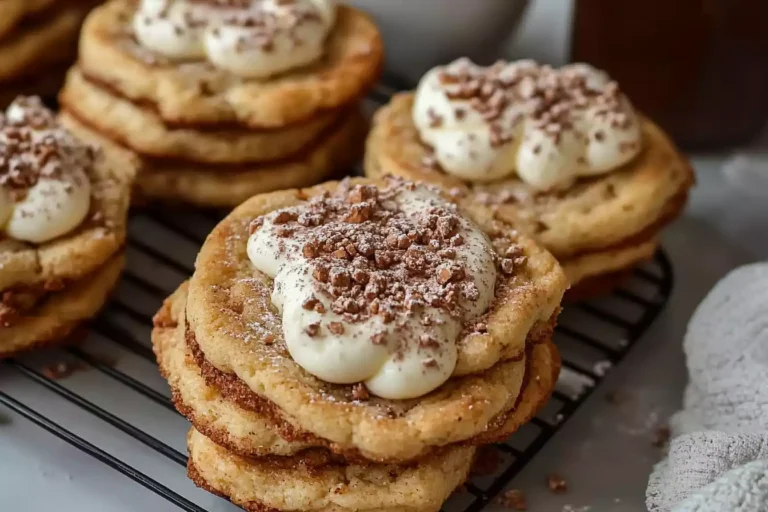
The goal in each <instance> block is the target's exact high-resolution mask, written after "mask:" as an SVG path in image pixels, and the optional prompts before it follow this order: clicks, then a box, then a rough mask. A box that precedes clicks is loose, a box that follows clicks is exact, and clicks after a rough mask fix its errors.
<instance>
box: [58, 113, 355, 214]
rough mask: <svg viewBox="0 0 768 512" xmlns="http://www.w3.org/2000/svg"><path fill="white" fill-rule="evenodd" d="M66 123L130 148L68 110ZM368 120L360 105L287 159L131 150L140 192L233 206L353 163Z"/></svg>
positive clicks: (88, 135)
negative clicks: (213, 160)
mask: <svg viewBox="0 0 768 512" xmlns="http://www.w3.org/2000/svg"><path fill="white" fill-rule="evenodd" d="M61 117H62V119H63V122H64V124H65V125H66V126H67V127H68V128H69V129H70V130H72V131H73V132H74V133H77V134H78V135H80V136H82V137H84V138H89V139H93V140H97V141H98V143H99V145H101V146H103V147H109V148H112V149H113V150H114V151H120V150H121V149H122V150H123V151H126V150H125V149H124V148H120V147H119V146H117V145H116V144H115V143H114V142H112V141H111V140H109V139H108V138H106V137H104V136H103V135H101V134H99V133H98V132H96V131H95V130H94V129H93V128H92V127H90V126H88V125H87V123H86V122H84V120H82V119H79V118H76V117H75V116H73V115H72V112H70V111H68V110H65V112H64V113H63V114H62V116H61ZM366 126H367V122H366V121H365V119H364V118H363V116H362V114H361V113H360V111H359V110H357V109H353V110H352V111H350V112H348V113H346V114H344V115H343V116H342V117H341V118H340V119H339V121H338V122H336V123H334V124H333V125H331V127H330V129H329V130H328V131H327V132H326V133H324V134H321V136H320V137H319V138H318V139H317V140H315V141H313V142H312V144H311V145H310V147H307V148H304V150H303V151H301V152H300V153H298V154H296V155H293V156H292V157H290V158H288V159H286V160H284V161H283V160H278V161H275V162H268V163H262V164H258V163H257V164H246V165H231V166H226V165H213V164H209V165H202V164H199V163H196V162H191V161H185V160H180V159H178V160H177V159H153V158H148V157H142V156H140V155H138V154H136V153H132V152H130V153H132V154H133V157H134V158H136V159H137V161H138V165H139V172H138V174H137V179H136V184H135V186H136V191H137V195H138V196H139V198H143V199H149V200H162V201H166V202H185V203H191V204H195V205H199V206H203V207H233V206H236V205H238V204H240V203H241V202H243V201H245V200H246V199H248V198H249V197H251V196H253V195H255V194H259V193H263V192H270V191H273V190H279V189H282V188H290V187H297V186H306V185H311V184H314V183H317V182H319V181H322V180H323V179H326V178H329V177H331V176H332V175H333V174H334V173H341V172H344V171H347V170H348V169H350V168H351V167H352V166H353V165H354V163H355V162H356V161H357V160H358V158H359V156H360V152H361V147H362V142H363V139H364V138H365V133H366Z"/></svg>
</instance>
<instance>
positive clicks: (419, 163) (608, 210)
mask: <svg viewBox="0 0 768 512" xmlns="http://www.w3.org/2000/svg"><path fill="white" fill-rule="evenodd" d="M413 99H414V95H413V93H403V94H399V95H396V96H395V97H394V98H393V99H392V101H391V102H390V103H389V104H388V105H387V106H385V107H383V108H382V109H380V110H379V111H378V112H377V114H376V116H375V121H374V126H373V128H372V131H371V133H370V135H369V138H368V142H367V148H366V157H365V172H366V174H367V175H368V176H370V177H374V178H377V177H380V176H383V175H386V174H392V175H396V176H402V177H405V178H407V179H412V180H424V181H427V182H431V183H435V184H438V185H440V186H442V187H444V188H446V189H449V190H452V191H453V192H454V193H455V194H457V195H460V196H462V197H463V198H464V200H466V201H469V202H473V203H476V202H480V203H485V204H489V205H490V206H491V207H492V208H493V209H494V210H495V212H496V213H495V214H496V216H497V218H500V219H504V220H505V221H507V222H509V223H511V224H513V225H514V226H516V227H517V228H518V229H521V230H522V231H524V232H526V233H528V234H529V235H531V236H533V237H535V238H536V239H537V240H538V241H539V242H541V243H542V244H543V245H544V247H546V248H547V249H549V250H550V251H551V252H552V253H553V254H554V255H555V256H556V257H557V258H558V259H559V260H560V262H561V263H562V264H563V266H564V268H565V269H566V272H567V273H568V275H569V278H570V280H571V282H572V283H576V282H578V281H579V280H580V279H584V278H586V277H589V276H593V275H596V274H600V273H606V272H613V271H616V270H619V269H622V268H625V267H626V266H628V265H631V264H636V263H638V262H641V261H643V260H645V259H647V258H648V257H649V254H652V251H651V250H650V248H651V246H652V245H654V246H655V239H656V236H657V233H658V231H659V230H660V229H661V228H662V227H663V226H664V225H665V224H666V223H667V222H669V221H670V220H671V219H673V218H675V217H676V216H677V215H678V214H679V212H680V210H681V209H682V207H683V206H684V204H685V200H686V196H687V191H688V189H689V188H690V186H691V185H692V183H693V172H692V170H691V167H690V165H689V164H688V162H687V161H686V160H685V158H683V157H682V156H681V155H680V153H679V151H678V150H677V148H676V147H675V146H674V145H673V143H672V142H671V141H670V140H669V138H668V137H667V136H666V135H665V134H664V133H663V132H662V131H661V130H660V129H659V128H658V127H657V126H656V125H654V124H653V123H652V122H651V121H649V120H647V119H644V120H643V122H642V131H643V137H644V139H645V149H644V150H643V151H642V152H641V154H640V155H639V156H638V157H637V158H635V159H634V160H632V161H631V162H630V163H629V164H626V165H624V166H623V167H622V168H620V169H619V170H617V171H614V172H611V173H609V174H605V175H602V176H600V177H595V178H588V179H586V178H585V179H580V180H579V181H578V182H577V183H576V185H574V186H573V187H571V188H569V189H567V190H565V191H557V192H549V193H542V192H534V191H533V190H532V189H531V188H530V187H529V186H528V185H526V184H525V183H523V182H522V181H520V180H519V179H516V178H514V179H507V180H502V181H497V182H493V183H490V184H481V183H474V184H472V183H468V182H465V181H462V180H460V179H458V178H457V177H454V176H451V175H449V174H446V173H444V172H443V171H441V170H440V169H439V168H436V167H435V166H434V164H433V163H432V162H430V161H429V158H427V157H429V155H430V154H431V150H430V149H429V148H428V147H427V146H425V145H424V144H423V143H422V142H421V140H420V138H419V134H418V131H417V129H416V127H415V125H414V123H413V121H412V117H411V111H412V108H413Z"/></svg>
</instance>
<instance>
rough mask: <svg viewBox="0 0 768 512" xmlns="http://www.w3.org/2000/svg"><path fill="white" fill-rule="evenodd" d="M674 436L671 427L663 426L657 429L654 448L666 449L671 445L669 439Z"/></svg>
mask: <svg viewBox="0 0 768 512" xmlns="http://www.w3.org/2000/svg"><path fill="white" fill-rule="evenodd" d="M671 435H672V433H671V431H670V430H669V427H668V426H666V425H661V426H660V427H658V428H657V429H656V435H655V436H654V438H653V443H651V444H653V446H654V447H656V448H664V447H665V446H667V443H669V438H670V436H671Z"/></svg>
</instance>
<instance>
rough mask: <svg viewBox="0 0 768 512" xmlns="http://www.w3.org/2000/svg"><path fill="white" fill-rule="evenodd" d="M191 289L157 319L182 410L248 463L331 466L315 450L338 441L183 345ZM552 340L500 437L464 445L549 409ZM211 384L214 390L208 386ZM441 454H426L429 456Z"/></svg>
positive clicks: (534, 354) (544, 342) (347, 454)
mask: <svg viewBox="0 0 768 512" xmlns="http://www.w3.org/2000/svg"><path fill="white" fill-rule="evenodd" d="M187 286H188V285H187V283H185V284H183V285H182V286H181V287H180V288H179V289H178V290H177V291H176V292H175V293H174V294H173V295H172V296H171V297H169V298H168V299H167V300H166V301H165V302H164V304H163V307H162V308H161V309H160V311H159V312H158V313H157V315H156V316H155V319H154V323H155V327H154V329H153V331H152V343H153V347H154V350H155V354H156V355H157V358H158V363H159V365H160V370H161V372H162V374H163V376H164V377H165V378H166V379H167V380H168V383H169V385H170V387H171V390H172V392H173V400H174V404H175V405H176V408H177V409H178V410H179V411H180V412H181V413H182V414H183V415H184V416H186V417H187V418H188V419H189V420H190V421H191V422H192V424H193V425H194V426H195V428H196V429H198V430H199V431H201V432H202V433H204V434H205V435H206V436H207V437H209V438H211V439H213V440H214V441H215V442H217V443H218V444H220V445H222V446H224V447H225V448H227V449H228V450H230V451H233V452H235V453H237V454H240V455H242V456H246V457H266V456H286V455H295V454H298V453H302V452H306V451H307V450H311V449H313V448H314V449H315V450H314V452H315V453H314V457H313V460H320V461H326V460H328V459H333V458H334V457H335V456H333V455H331V454H330V452H326V454H325V455H321V454H319V453H317V451H318V450H317V448H321V449H325V448H330V449H336V450H339V447H337V446H334V445H333V444H332V443H330V442H328V441H327V440H325V439H321V438H318V437H317V436H314V435H312V434H310V433H308V432H302V431H300V430H297V429H296V428H295V427H294V426H292V425H291V424H289V423H286V422H285V421H284V420H282V418H281V416H280V413H279V411H276V409H275V407H274V404H270V403H268V402H267V401H266V400H265V399H263V398H260V397H258V396H256V395H255V394H253V392H251V391H250V390H249V389H248V388H247V387H246V386H245V384H243V383H242V382H239V381H237V379H236V378H234V379H233V378H232V377H230V376H227V375H224V374H221V373H220V372H217V371H216V370H215V369H213V368H211V366H210V364H207V363H204V364H203V366H205V367H206V368H205V369H202V368H201V366H200V365H199V364H198V362H197V358H198V357H199V356H200V354H199V349H197V353H195V351H194V350H191V349H190V348H189V346H188V345H187V343H186V341H185V333H184V331H185V318H184V309H185V305H186V293H187ZM550 337H551V333H550V334H549V336H547V337H546V339H541V340H537V341H536V342H532V344H531V346H530V347H529V357H528V358H527V360H526V374H525V375H524V377H523V389H522V393H521V395H520V396H519V397H513V398H512V400H510V401H509V402H508V403H509V404H510V405H511V406H513V409H512V410H511V411H510V412H508V413H506V414H504V415H502V416H501V417H499V418H498V419H497V421H496V422H495V427H496V429H497V430H496V431H493V430H488V431H486V432H483V433H481V434H480V435H479V436H477V437H476V438H473V439H469V440H467V441H466V442H465V444H470V445H475V444H480V443H484V442H491V441H497V440H502V439H504V438H505V437H507V436H508V435H509V434H510V433H511V432H513V431H514V430H517V428H519V427H520V426H521V425H522V424H524V423H526V422H527V421H529V420H530V419H531V418H532V417H533V416H534V415H535V414H536V412H538V410H539V409H540V408H541V407H543V405H544V404H545V403H546V401H547V399H548V398H549V395H550V393H551V391H552V389H553V387H554V384H555V381H556V380H557V375H558V371H559V358H558V355H557V351H556V349H555V348H554V346H553V345H552V344H551V342H550V341H549V338H550ZM209 379H210V380H211V383H210V384H209V383H208V382H206V381H207V380H209ZM341 451H342V453H341V455H342V456H343V457H344V458H346V459H347V460H351V461H356V462H362V463H365V462H366V460H365V459H364V458H363V456H362V455H361V454H360V453H359V452H358V451H350V450H341ZM434 451H435V450H434V449H433V450H427V451H426V452H425V453H424V454H423V455H424V456H426V455H429V453H431V452H434Z"/></svg>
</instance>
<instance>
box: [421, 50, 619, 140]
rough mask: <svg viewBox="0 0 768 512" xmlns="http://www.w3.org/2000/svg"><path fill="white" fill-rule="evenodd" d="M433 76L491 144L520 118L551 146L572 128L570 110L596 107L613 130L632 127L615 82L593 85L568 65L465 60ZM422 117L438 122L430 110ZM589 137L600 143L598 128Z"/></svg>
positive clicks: (457, 113) (508, 132)
mask: <svg viewBox="0 0 768 512" xmlns="http://www.w3.org/2000/svg"><path fill="white" fill-rule="evenodd" d="M438 79H439V80H440V82H441V84H442V85H443V86H444V87H445V90H446V96H447V97H448V98H449V99H451V100H460V101H463V102H466V103H467V105H468V108H469V109H471V110H473V111H474V112H475V113H477V114H479V116H480V117H481V118H482V119H483V120H484V121H485V122H486V123H488V125H489V128H490V133H491V145H492V146H496V147H497V146H501V145H504V144H507V143H508V142H510V141H512V140H513V137H514V133H513V132H514V130H515V126H516V125H517V124H518V122H519V120H520V119H521V118H522V117H523V116H526V117H528V118H529V119H530V120H531V121H532V122H533V124H534V126H536V127H538V128H541V129H542V131H543V132H544V133H545V134H546V135H547V136H549V137H551V138H552V139H553V140H554V141H555V143H556V144H557V143H559V141H560V138H561V137H562V134H563V132H564V131H565V130H570V129H572V128H573V126H574V120H575V114H576V113H579V112H583V111H584V110H585V109H586V108H596V113H595V115H596V116H598V117H603V118H605V119H607V120H608V122H609V123H610V126H611V127H613V128H617V129H625V130H627V129H629V128H630V127H631V126H632V119H631V117H630V116H628V115H627V113H626V112H625V105H624V104H623V95H622V93H621V91H620V90H619V87H618V85H617V84H616V82H609V83H608V84H606V85H605V86H600V87H594V85H593V84H591V83H590V82H589V80H588V76H587V75H586V74H585V73H584V72H583V71H582V70H580V69H578V68H574V67H566V68H563V69H554V68H552V67H551V66H547V65H538V64H535V63H533V62H529V61H525V62H516V63H507V62H503V61H499V62H497V63H495V64H494V65H492V66H490V67H478V66H474V65H472V63H471V61H469V60H468V59H460V60H458V61H456V62H454V63H453V64H451V65H449V66H447V67H445V68H444V69H443V70H442V71H441V72H440V73H439V75H438ZM510 105H515V107H516V109H515V111H514V112H510V110H509V106H510ZM427 115H428V116H429V121H430V126H431V127H432V128H436V127H438V126H439V125H440V123H439V122H438V121H442V120H440V119H439V117H438V116H437V115H435V114H434V112H433V113H429V112H427ZM454 115H455V116H456V119H458V120H461V119H463V118H464V117H466V115H467V111H466V110H465V109H464V108H457V109H455V110H454ZM510 116H512V118H510ZM593 138H594V139H595V140H596V141H598V142H602V141H604V140H605V134H604V133H603V132H601V131H598V132H596V133H595V134H593ZM631 149H633V148H626V150H627V151H629V150H631ZM539 152H541V146H537V148H535V149H534V153H539Z"/></svg>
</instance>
